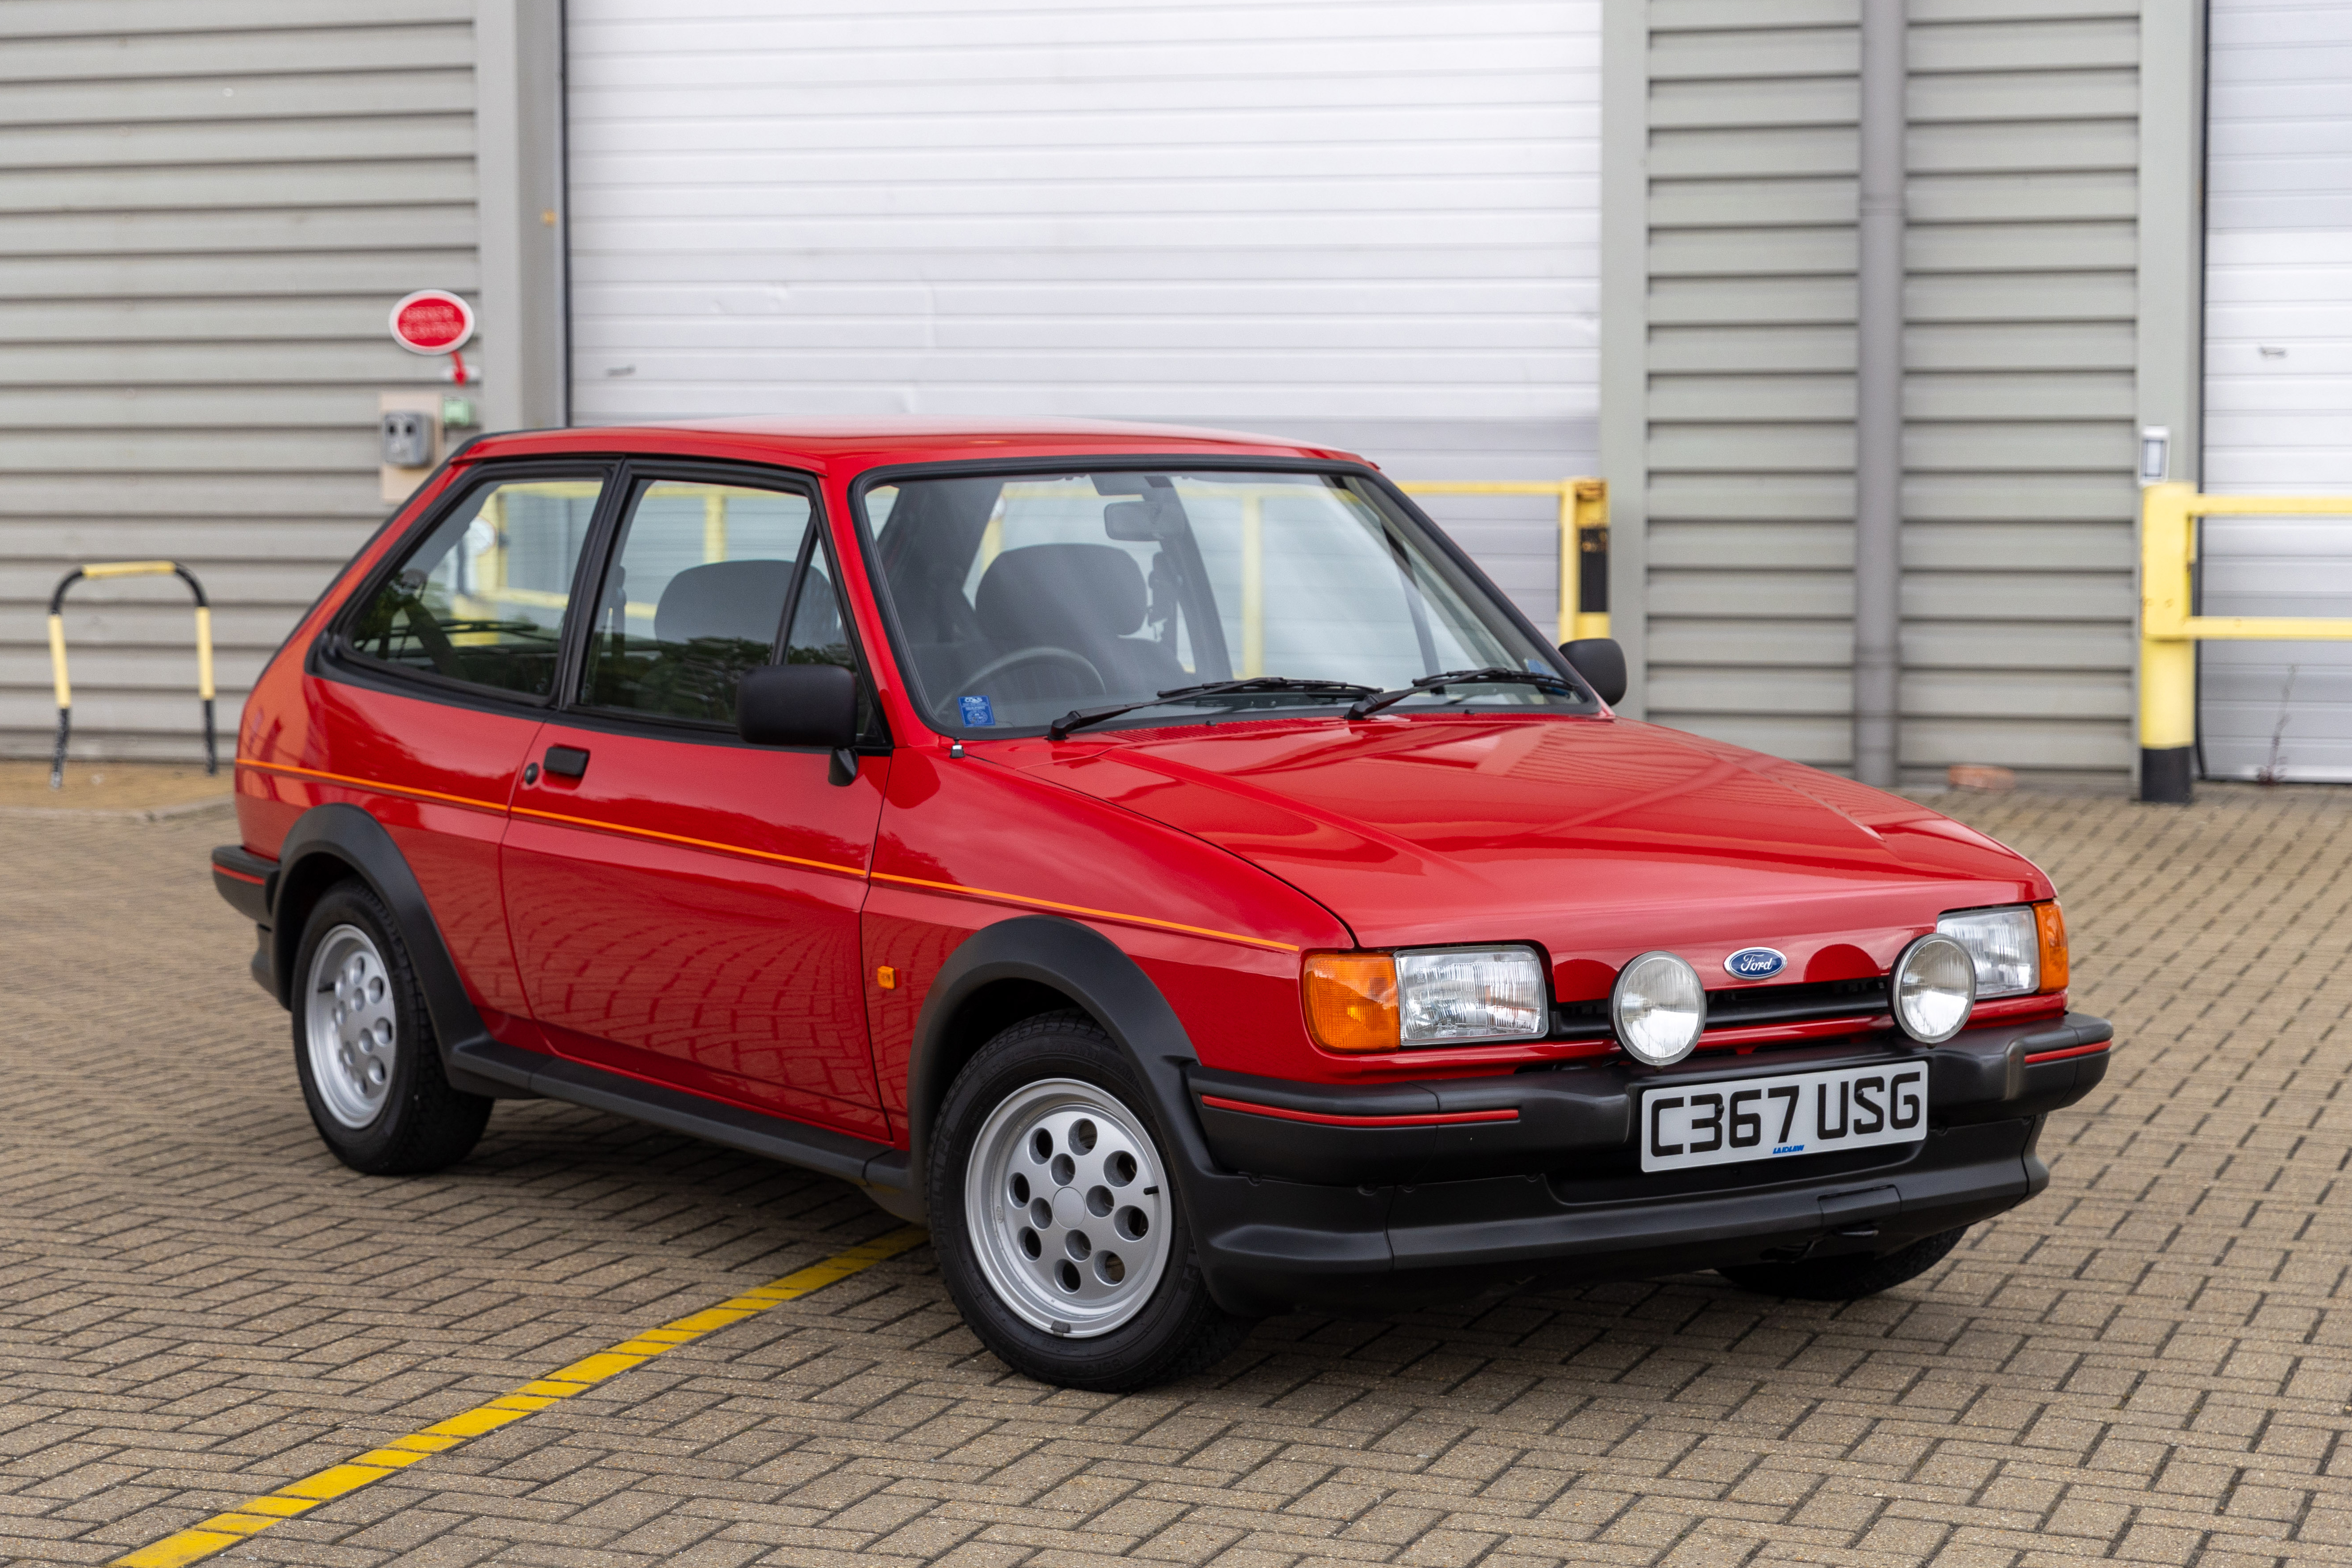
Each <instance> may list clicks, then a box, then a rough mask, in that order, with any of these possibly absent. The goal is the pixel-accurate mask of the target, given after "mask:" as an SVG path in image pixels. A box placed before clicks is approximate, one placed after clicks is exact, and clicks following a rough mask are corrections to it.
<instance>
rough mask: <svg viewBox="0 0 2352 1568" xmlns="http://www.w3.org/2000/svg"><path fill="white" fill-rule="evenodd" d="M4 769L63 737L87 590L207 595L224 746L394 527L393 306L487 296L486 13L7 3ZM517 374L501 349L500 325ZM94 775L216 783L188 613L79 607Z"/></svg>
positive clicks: (0, 357) (398, 359)
mask: <svg viewBox="0 0 2352 1568" xmlns="http://www.w3.org/2000/svg"><path fill="white" fill-rule="evenodd" d="M0 49H5V58H6V60H7V67H6V68H5V72H0V76H5V80H0V150H5V151H4V152H0V214H5V215H6V221H5V222H0V475H5V479H6V483H5V484H0V747H5V748H6V749H7V750H9V751H11V752H15V753H16V754H20V755H34V754H42V753H45V752H46V751H47V746H48V742H49V737H50V736H51V734H52V733H53V732H54V730H55V726H56V709H55V708H54V706H53V704H52V696H51V689H50V685H49V669H48V658H47V646H46V643H45V642H44V641H43V632H42V626H43V614H42V612H43V608H44V606H45V605H46V603H47V598H48V594H49V590H50V588H51V587H52V586H54V584H56V582H57V579H58V576H59V575H60V574H62V573H63V572H64V571H65V570H66V569H67V568H68V566H71V565H75V564H78V563H82V562H87V561H102V560H108V559H121V558H125V557H155V556H173V557H176V558H178V559H180V560H183V561H185V562H187V563H189V564H190V565H191V566H192V567H193V568H194V570H195V571H196V572H197V573H198V574H200V575H201V576H202V577H203V579H204V581H205V587H206V589H207V590H208V591H209V593H210V595H211V596H212V601H213V603H214V605H215V606H216V608H215V612H214V620H213V626H214V632H215V638H216V640H217V643H218V647H219V667H218V673H219V681H220V688H221V701H220V707H221V712H222V714H223V715H224V724H223V728H224V729H226V728H227V716H231V715H234V714H235V713H236V710H237V705H238V703H239V702H240V700H242V698H243V695H244V691H245V688H246V686H247V683H248V682H250V681H251V679H253V677H254V675H255V674H256V673H257V671H258V669H259V667H260V665H261V662H262V660H263V659H265V658H267V657H268V654H269V653H270V651H271V650H272V649H274V648H275V647H277V646H278V642H279V641H280V640H281V639H282V638H283V637H285V635H286V632H287V630H288V628H289V626H290V625H291V624H292V622H293V620H294V617H295V616H297V615H299V613H300V612H301V610H302V608H303V606H304V605H308V604H309V603H310V601H311V599H312V598H314V597H315V596H316V595H317V594H318V592H319V590H320V587H321V586H323V585H324V584H325V583H326V580H327V578H328V576H329V574H331V573H332V572H333V570H334V569H335V568H336V567H338V566H340V565H341V563H343V562H344V561H345V560H346V559H347V558H348V557H349V556H350V554H351V552H352V550H354V549H355V548H357V546H358V545H359V543H360V542H361V541H362V540H363V539H365V538H366V537H367V535H368V534H369V532H370V531H372V530H373V528H374V527H375V525H376V524H377V523H378V522H379V521H382V519H383V510H384V509H383V502H382V500H379V499H378V489H377V486H378V479H377V474H376V463H377V454H376V437H375V425H376V394H377V392H378V391H379V390H380V389H383V388H386V387H394V386H399V385H403V384H419V383H424V382H429V381H430V379H431V367H427V366H425V365H424V364H423V363H421V362H419V361H417V360H415V359H414V358H412V357H411V356H409V355H408V354H405V353H402V352H401V351H400V350H399V349H397V348H395V347H394V345H393V343H392V342H391V341H390V339H389V338H388V337H387V336H386V335H385V331H384V314H385V311H386V310H387V309H388V308H389V306H390V305H391V303H392V301H393V300H395V299H397V298H399V297H400V296H401V295H402V294H404V293H406V292H408V291H409V290H410V289H415V288H418V287H420V286H425V285H437V286H441V287H449V288H457V289H464V290H467V291H471V290H472V289H473V288H474V286H475V283H476V272H477V265H476V252H475V206H474V123H473V121H474V79H473V77H474V73H473V5H471V3H470V0H412V3H410V4H406V5H401V6H398V7H395V8H394V9H393V10H391V11H385V10H383V9H382V8H373V9H372V8H368V7H358V6H352V5H348V4H335V3H332V0H173V3H171V4H155V3H152V0H75V3H73V4H70V5H62V4H55V3H30V4H17V5H6V6H0ZM486 336H487V337H488V340H489V343H488V349H489V353H488V358H489V359H490V362H491V365H492V374H496V373H497V361H496V355H497V352H498V345H497V340H498V327H497V326H496V324H495V323H490V324H487V331H486ZM68 623H69V635H70V637H71V639H72V648H73V672H74V695H75V722H74V740H75V746H76V753H77V754H78V755H80V754H89V753H100V754H108V755H130V756H142V755H146V756H161V757H172V758H180V759H184V758H191V757H195V756H198V755H201V750H200V744H199V742H198V741H197V738H196V736H195V733H194V728H193V726H192V724H191V721H190V720H191V712H190V710H191V709H192V707H193V705H192V704H191V703H190V702H189V700H188V697H187V693H188V690H189V689H190V687H191V686H192V684H193V682H194V653H193V651H192V649H191V647H190V643H189V637H188V623H187V600H186V595H185V592H184V590H182V589H179V588H178V587H177V586H176V585H166V584H162V583H160V582H148V583H143V584H142V583H140V582H135V581H134V582H129V583H125V584H121V585H119V586H118V585H115V584H108V585H106V587H105V588H104V590H103V591H102V592H101V591H100V590H96V589H93V590H90V591H89V592H87V593H84V594H80V595H77V596H76V597H75V599H74V601H73V604H72V605H71V606H70V607H69V609H68Z"/></svg>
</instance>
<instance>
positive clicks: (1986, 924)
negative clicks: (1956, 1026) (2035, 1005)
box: [1936, 904, 2042, 997]
mask: <svg viewBox="0 0 2352 1568" xmlns="http://www.w3.org/2000/svg"><path fill="white" fill-rule="evenodd" d="M1936 929H1937V931H1941V932H1942V933H1943V934H1944V935H1946V936H1948V937H1950V938H1951V939H1952V940H1953V941H1954V942H1958V943H1959V944H1960V945H1961V946H1962V947H1965V948H1967V949H1968V950H1969V957H1970V958H1973V959H1975V960H1976V961H1977V995H1978V996H1979V997H1985V996H2022V995H2024V994H2027V993H2029V992H2033V991H2039V990H2041V989H2042V936H2041V931H2040V929H2039V928H2038V927H2037V926H2036V925H2035V923H2034V919H2033V909H2032V905H2030V904H2017V905H2013V906H2011V908H2009V909H2005V910H1965V911H1964V912H1962V913H1959V914H1956V915H1946V916H1945V917H1944V918H1943V919H1941V920H1939V921H1937V922H1936Z"/></svg>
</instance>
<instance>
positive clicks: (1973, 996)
mask: <svg viewBox="0 0 2352 1568" xmlns="http://www.w3.org/2000/svg"><path fill="white" fill-rule="evenodd" d="M1887 989H1888V990H1889V991H1891V992H1893V993H1894V994H1895V1022H1896V1023H1897V1024H1899V1025H1901V1026H1902V1028H1903V1032H1904V1033H1905V1034H1906V1035H1908V1036H1910V1037H1912V1038H1913V1039H1915V1040H1916V1041H1918V1042H1919V1043H1920V1044H1921V1045H1923V1046H1939V1045H1942V1044H1943V1043H1944V1042H1945V1041H1946V1040H1948V1039H1950V1038H1951V1037H1953V1036H1954V1035H1957V1034H1958V1033H1959V1032H1960V1030H1961V1029H1962V1028H1963V1027H1964V1026H1966V1025H1967V1023H1968V1021H1969V1008H1971V1007H1973V1006H1975V1005H1976V1001H1977V965H1976V960H1975V959H1974V958H1973V957H1971V956H1970V955H1969V950H1968V949H1967V948H1965V947H1962V946H1961V945H1960V944H1959V943H1958V942H1955V941H1953V940H1952V939H1951V938H1950V937H1948V936H1946V935H1944V934H1943V933H1942V932H1941V931H1930V932H1929V933H1928V934H1927V935H1926V936H1923V937H1921V938H1919V939H1918V940H1917V941H1916V942H1913V943H1912V944H1911V945H1910V946H1908V947H1906V948H1905V949H1904V950H1903V952H1902V955H1901V956H1900V957H1898V958H1896V959H1895V972H1894V973H1892V974H1890V975H1889V976H1888V977H1887Z"/></svg>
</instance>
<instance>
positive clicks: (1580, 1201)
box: [1185, 1014, 2112, 1313]
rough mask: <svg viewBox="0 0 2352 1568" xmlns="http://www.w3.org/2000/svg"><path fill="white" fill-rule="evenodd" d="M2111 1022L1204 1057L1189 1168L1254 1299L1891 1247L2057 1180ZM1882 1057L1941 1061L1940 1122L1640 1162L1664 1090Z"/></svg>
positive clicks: (1211, 1267)
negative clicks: (1491, 1070)
mask: <svg viewBox="0 0 2352 1568" xmlns="http://www.w3.org/2000/svg"><path fill="white" fill-rule="evenodd" d="M2111 1036H2112V1030H2110V1028H2109V1027H2108V1026H2107V1025H2106V1024H2105V1021H2103V1020H2101V1019H2097V1018H2092V1017H2087V1016H2082V1015H2079V1014H2070V1015H2069V1016H2067V1017H2066V1018H2065V1019H2064V1020H2063V1022H2060V1023H2053V1022H2051V1021H2048V1020H2043V1021H2041V1022H2038V1023H2033V1024H2025V1025H2011V1026H2001V1027H1994V1028H1984V1029H1972V1030H1969V1031H1967V1032H1965V1033H1963V1034H1961V1035H1960V1036H1958V1037H1957V1038H1955V1039H1953V1040H1951V1041H1949V1042H1948V1043H1946V1044H1945V1045H1942V1046H1937V1047H1914V1046H1910V1045H1908V1044H1907V1043H1905V1042H1902V1041H1900V1040H1899V1039H1895V1038H1890V1037H1888V1036H1886V1035H1884V1034H1881V1035H1875V1036H1870V1037H1860V1038H1856V1039H1851V1040H1843V1041H1838V1042H1834V1043H1831V1044H1825V1045H1821V1046H1813V1047H1804V1048H1801V1049H1791V1050H1777V1051H1770V1052H1759V1053H1758V1054H1755V1055H1752V1056H1747V1057H1728V1058H1726V1057H1721V1056H1710V1057H1705V1058H1693V1059H1691V1060H1687V1061H1685V1062H1681V1063H1678V1064H1676V1065H1675V1067H1673V1068H1643V1067H1642V1066H1640V1065H1639V1064H1635V1063H1631V1062H1626V1061H1622V1060H1611V1061H1606V1062H1593V1063H1589V1064H1579V1065H1573V1066H1568V1067H1562V1068H1551V1069H1547V1070H1543V1071H1538V1072H1522V1073H1516V1074H1510V1075H1507V1076H1502V1077H1492V1078H1476V1079H1440V1080H1432V1081H1429V1082H1424V1083H1406V1084H1383V1085H1377V1086H1367V1087H1361V1088H1359V1087H1355V1086H1330V1085H1319V1084H1297V1083H1291V1082H1287V1081H1284V1080H1278V1079H1262V1078H1253V1077H1247V1076H1244V1075H1241V1074H1234V1073H1223V1072H1215V1071H1211V1070H1208V1069H1204V1068H1192V1070H1191V1071H1190V1072H1189V1073H1188V1074H1187V1089H1188V1090H1189V1092H1190V1097H1191V1100H1192V1109H1193V1110H1194V1111H1195V1112H1196V1113H1197V1115H1198V1117H1199V1125H1200V1127H1201V1129H1202V1132H1203V1133H1204V1134H1205V1138H1206V1142H1205V1149H1206V1152H1207V1154H1208V1157H1209V1158H1208V1162H1207V1164H1206V1167H1205V1168H1201V1169H1196V1170H1193V1171H1189V1172H1187V1173H1185V1174H1186V1176H1187V1177H1188V1178H1189V1179H1188V1180H1187V1181H1186V1184H1185V1185H1186V1187H1187V1189H1188V1196H1190V1198H1191V1199H1192V1205H1191V1206H1192V1210H1193V1215H1194V1223H1195V1226H1196V1231H1197V1241H1198V1245H1199V1247H1200V1250H1201V1257H1202V1266H1203V1268H1204V1269H1205V1270H1206V1271H1207V1273H1208V1276H1209V1279H1210V1283H1211V1286H1212V1289H1213V1292H1214V1294H1215V1295H1216V1296H1217V1298H1218V1300H1220V1301H1221V1302H1223V1304H1224V1305H1225V1306H1226V1307H1228V1308H1229V1309H1231V1310H1236V1311H1242V1312H1248V1313H1264V1312H1271V1311H1279V1310H1286V1309H1287V1308H1289V1307H1291V1306H1294V1305H1311V1306H1321V1307H1338V1308H1342V1309H1349V1308H1353V1309H1372V1310H1378V1309H1382V1308H1389V1307H1394V1306H1398V1305H1403V1304H1410V1303H1412V1302H1417V1301H1427V1300H1443V1299H1445V1298H1447V1297H1450V1296H1460V1295H1464V1294H1468V1293H1472V1292H1475V1291H1476V1290H1478V1289H1483V1288H1484V1287H1486V1285H1488V1284H1489V1283H1492V1282H1494V1281H1496V1280H1497V1279H1513V1278H1525V1277H1528V1276H1534V1275H1541V1274H1547V1273H1554V1272H1563V1271H1570V1270H1572V1271H1573V1272H1574V1273H1575V1274H1576V1276H1577V1277H1578V1278H1580V1279H1597V1278H1605V1277H1612V1276H1613V1277H1618V1278H1627V1277H1641V1276H1645V1275H1654V1274H1661V1273H1674V1272H1679V1271H1683V1270H1686V1269H1697V1268H1719V1267H1722V1266H1725V1265H1727V1264H1740V1263H1757V1262H1770V1261H1777V1260H1787V1259H1793V1258H1819V1257H1825V1256H1831V1255H1833V1254H1837V1253H1872V1254H1883V1253H1886V1252H1891V1251H1893V1250H1895V1248H1897V1247H1902V1246H1904V1245H1906V1243H1908V1242H1911V1241H1914V1240H1916V1239H1918V1238H1920V1237H1927V1236H1932V1235H1935V1234H1937V1233H1938V1232H1941V1231H1946V1230H1950V1229H1953V1228H1955V1227H1956V1226H1964V1225H1969V1224H1973V1223H1975V1222H1976V1221H1978V1220H1981V1219H1987V1218H1990V1216H1992V1215H1996V1214H1999V1213H2000V1212H2001V1211H2003V1210H2005V1209H2008V1208H2011V1207H2014V1206H2015V1205H2018V1204H2020V1203H2022V1202H2024V1201H2025V1200H2026V1199H2027V1198H2029V1197H2031V1196H2032V1195H2033V1194H2035V1193H2037V1192H2040V1191H2041V1190H2042V1187H2043V1186H2044V1185H2045V1184H2047V1183H2048V1181H2049V1172H2048V1169H2047V1168H2046V1167H2045V1166H2043V1165H2042V1162H2041V1161H2040V1160H2039V1159H2037V1158H2035V1156H2034V1152H2033V1145H2034V1141H2035V1139H2036V1137H2037V1135H2038V1134H2039V1132H2040V1131H2041V1125H2042V1117H2043V1116H2045V1115H2046V1114H2047V1113H2048V1112H2050V1111H2052V1110H2057V1109H2059V1108H2060V1107H2062V1106H2066V1105H2071V1104H2073V1103H2074V1101H2076V1100H2080V1099H2081V1098H2082V1097H2083V1096H2084V1095H2085V1094H2087V1093H2089V1092H2090V1090H2091V1089H2092V1088H2093V1087H2094V1086H2095V1085H2096V1084H2097V1083H2098V1082H2099V1080H2100V1079H2102V1078H2103V1077H2105V1072H2106V1065H2107V1059H2108V1058H2107V1042H2108V1040H2109V1039H2110V1037H2111ZM1882 1061H1883V1062H1887V1063H1890V1064H1898V1063H1914V1064H1916V1063H1920V1062H1924V1063H1925V1064H1926V1065H1927V1071H1928V1074H1929V1079H1928V1086H1929V1087H1928V1133H1927V1137H1926V1139H1925V1140H1923V1141H1922V1142H1916V1143H1908V1144H1899V1145H1892V1146H1883V1147H1878V1148H1872V1149H1861V1150H1855V1151H1852V1152H1833V1153H1824V1154H1806V1155H1799V1156H1793V1157H1789V1158H1785V1159H1781V1160H1764V1161H1753V1162H1749V1163H1744V1164H1734V1165H1717V1166H1713V1167H1708V1168H1706V1169H1702V1170H1695V1171H1681V1172H1671V1173H1664V1172H1662V1173H1652V1174H1646V1175H1645V1174H1643V1172H1642V1171H1641V1168H1640V1156H1639V1152H1638V1150H1637V1149H1636V1147H1635V1144H1634V1125H1635V1109H1636V1103H1637V1100H1638V1097H1639V1095H1640V1093H1641V1091H1642V1090H1643V1089H1645V1088H1651V1087H1657V1086H1660V1085H1663V1084H1673V1085H1675V1086H1677V1087H1679V1086H1681V1085H1684V1084H1696V1083H1712V1082H1719V1081H1731V1080H1737V1079H1743V1078H1756V1077H1767V1076H1771V1075H1775V1074H1780V1073H1787V1072H1791V1071H1802V1070H1804V1069H1806V1068H1840V1067H1853V1066H1861V1065H1864V1064H1874V1063H1878V1062H1882ZM1505 1113H1508V1115H1506V1114H1505ZM1185 1142H1190V1140H1186V1141H1185Z"/></svg>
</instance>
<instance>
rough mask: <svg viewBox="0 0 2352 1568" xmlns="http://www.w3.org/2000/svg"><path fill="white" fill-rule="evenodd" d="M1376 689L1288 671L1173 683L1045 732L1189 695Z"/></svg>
mask: <svg viewBox="0 0 2352 1568" xmlns="http://www.w3.org/2000/svg"><path fill="white" fill-rule="evenodd" d="M1376 690H1377V688H1374V687H1370V686H1359V685H1357V684H1356V683H1355V682H1354V681H1352V680H1301V679H1297V678H1296V677H1293V676H1288V675H1254V676H1251V677H1250V678H1249V679H1246V680H1210V681H1203V682H1202V684H1200V685H1198V686H1174V687H1171V688H1169V689H1167V690H1165V691H1162V692H1160V694H1159V695H1157V696H1155V697H1153V698H1151V699H1150V700H1149V701H1145V702H1122V703H1120V704H1119V705H1118V707H1116V708H1097V709H1095V710H1093V711H1092V712H1087V713H1081V712H1079V711H1078V710H1076V709H1072V710H1070V711H1069V712H1067V713H1065V714H1063V715H1062V716H1061V717H1060V718H1058V719H1056V720H1055V721H1053V723H1051V724H1049V725H1047V726H1046V728H1045V733H1046V735H1047V736H1049V737H1050V738H1052V739H1054V740H1056V741H1058V740H1061V739H1062V738H1063V737H1065V736H1066V735H1067V734H1069V732H1070V731H1073V730H1083V729H1085V728H1086V727H1087V725H1089V724H1099V723H1101V722H1102V721H1104V720H1106V719H1116V718H1118V716H1119V715H1120V714H1122V713H1133V712H1135V711H1136V710H1139V709H1143V708H1157V707H1159V706H1160V704H1161V703H1163V702H1181V701H1183V700H1185V699H1186V698H1188V697H1223V696H1224V695H1226V694H1227V693H1229V692H1244V693H1245V692H1252V691H1326V692H1329V693H1330V694H1331V695H1332V696H1333V697H1335V698H1338V697H1365V698H1369V697H1370V696H1372V695H1373V694H1374V693H1375V691H1376Z"/></svg>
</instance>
